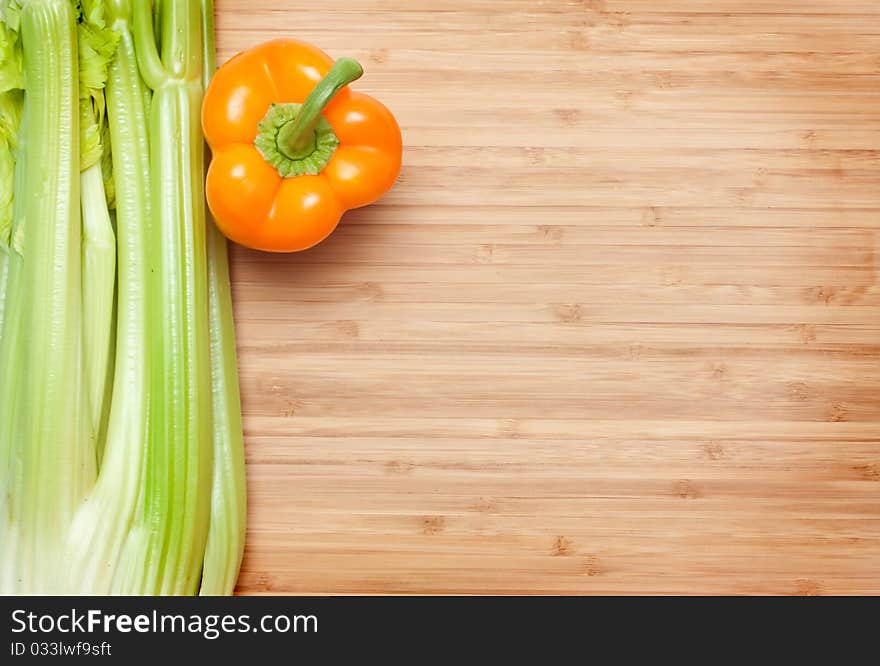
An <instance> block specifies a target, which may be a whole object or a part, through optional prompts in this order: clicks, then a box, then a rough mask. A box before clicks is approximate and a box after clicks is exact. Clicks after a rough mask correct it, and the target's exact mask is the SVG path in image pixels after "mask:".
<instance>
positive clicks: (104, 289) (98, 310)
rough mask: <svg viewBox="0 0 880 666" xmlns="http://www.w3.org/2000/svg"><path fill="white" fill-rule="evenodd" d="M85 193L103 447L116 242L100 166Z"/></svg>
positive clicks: (88, 298)
mask: <svg viewBox="0 0 880 666" xmlns="http://www.w3.org/2000/svg"><path fill="white" fill-rule="evenodd" d="M80 186H81V189H82V200H81V204H82V221H83V243H82V266H83V274H82V294H83V322H84V327H85V328H84V331H83V334H84V341H83V354H84V359H83V360H84V363H85V384H86V389H87V392H88V404H89V412H90V417H91V427H92V435H93V437H95V439H96V446H98V447H99V448H100V442H101V441H102V438H101V431H102V427H101V426H102V423H103V422H104V418H105V412H106V410H107V408H108V406H109V404H108V399H107V390H106V387H107V384H108V380H109V374H110V368H109V364H110V358H111V354H110V352H111V341H112V333H113V309H114V308H113V297H114V290H115V284H116V238H115V235H114V233H113V224H112V222H111V220H110V211H109V209H108V208H107V199H106V195H105V192H104V176H103V174H102V173H101V164H100V162H98V163H96V164H93V165H92V166H90V167H89V168H88V169H86V170H85V171H83V172H82V175H81V176H80Z"/></svg>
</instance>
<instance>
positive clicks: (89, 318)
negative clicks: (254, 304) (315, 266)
mask: <svg viewBox="0 0 880 666" xmlns="http://www.w3.org/2000/svg"><path fill="white" fill-rule="evenodd" d="M0 9H2V18H3V23H2V29H0V593H4V594H173V595H180V594H196V593H199V592H201V593H202V594H228V593H231V592H232V590H233V588H234V585H235V580H236V578H237V575H238V569H239V566H240V563H241V557H242V551H243V547H244V527H245V525H244V516H245V509H244V507H245V487H244V453H243V445H242V435H241V413H240V405H239V394H238V379H237V372H236V361H235V343H234V335H233V322H232V305H231V291H230V286H229V274H228V268H227V256H226V241H225V239H224V238H223V237H222V236H221V235H220V234H219V232H217V230H216V229H215V228H214V226H213V224H212V223H211V221H210V220H209V218H208V216H207V214H206V206H205V201H204V169H205V154H204V150H205V149H204V142H203V138H202V134H201V127H200V110H201V101H202V97H203V94H204V86H205V83H206V81H207V79H208V77H209V76H210V74H211V71H212V69H213V34H212V33H213V27H212V21H211V18H212V16H213V3H211V2H210V1H208V0H178V1H176V2H161V3H155V5H152V4H151V2H150V0H112V1H110V0H91V1H90V2H85V1H78V0H7V1H5V2H2V1H0ZM22 89H23V90H24V92H23V93H22Z"/></svg>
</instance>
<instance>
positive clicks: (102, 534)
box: [68, 0, 151, 594]
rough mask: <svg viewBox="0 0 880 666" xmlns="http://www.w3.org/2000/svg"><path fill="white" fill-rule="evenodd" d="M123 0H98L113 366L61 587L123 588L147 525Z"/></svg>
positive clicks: (142, 225) (140, 161)
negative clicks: (104, 5) (70, 572)
mask: <svg viewBox="0 0 880 666" xmlns="http://www.w3.org/2000/svg"><path fill="white" fill-rule="evenodd" d="M130 4H131V3H130V1H129V0H115V1H114V2H111V3H108V25H109V27H110V28H112V29H113V30H114V31H115V32H116V33H117V34H118V36H119V43H118V45H117V50H116V57H115V59H114V60H113V62H112V63H111V64H110V67H109V70H108V77H107V90H106V96H107V109H108V118H109V123H110V139H111V144H112V146H113V148H114V151H115V153H116V154H118V155H120V156H124V157H125V159H117V160H114V163H113V176H114V186H115V192H116V196H115V199H116V236H117V246H118V272H119V279H118V284H119V287H118V290H117V294H118V295H117V298H118V304H117V308H116V310H117V315H116V316H117V334H116V362H115V368H114V375H113V388H112V397H111V409H110V419H109V424H108V426H107V437H106V444H105V450H104V456H103V459H102V462H101V473H100V476H99V478H98V481H97V484H96V486H95V489H94V491H93V493H92V496H91V497H90V498H89V499H90V501H89V502H88V503H87V504H86V505H85V506H84V507H83V508H82V509H81V511H80V513H79V514H78V515H77V517H76V522H75V523H74V525H73V527H72V529H71V531H70V543H69V546H68V552H69V553H70V554H71V562H72V564H71V567H72V568H73V569H74V570H77V571H79V572H80V573H79V575H78V577H77V585H78V587H76V588H75V589H74V590H71V592H76V593H90V594H129V593H133V592H134V591H135V590H134V588H133V585H132V582H131V581H132V580H133V579H134V578H137V577H138V575H139V573H138V572H140V571H142V570H143V567H144V566H145V565H144V552H145V542H146V536H145V534H146V531H147V528H146V527H145V526H144V525H142V524H141V525H140V526H135V524H134V522H135V516H136V513H137V511H138V507H139V506H140V504H141V503H142V502H143V492H144V489H143V466H144V460H145V456H146V450H147V444H148V442H147V439H148V420H149V414H148V407H149V360H150V353H151V352H150V350H151V340H150V335H149V330H148V329H149V324H148V322H149V307H148V306H149V294H148V293H147V289H148V283H149V270H150V267H149V228H150V225H151V200H150V179H149V170H150V162H149V138H148V134H147V111H146V106H145V103H144V101H145V99H146V98H147V95H148V93H147V91H146V86H145V85H144V83H143V81H142V80H141V77H140V74H139V72H138V68H137V56H136V54H135V46H134V38H133V36H132V30H131V8H130Z"/></svg>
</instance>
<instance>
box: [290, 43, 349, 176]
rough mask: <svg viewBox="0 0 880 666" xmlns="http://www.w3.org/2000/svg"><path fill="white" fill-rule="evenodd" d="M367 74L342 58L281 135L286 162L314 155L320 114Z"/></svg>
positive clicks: (313, 91) (316, 87) (317, 86)
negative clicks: (338, 94) (332, 101)
mask: <svg viewBox="0 0 880 666" xmlns="http://www.w3.org/2000/svg"><path fill="white" fill-rule="evenodd" d="M363 74H364V68H363V67H361V64H360V63H359V62H358V61H357V60H353V59H352V58H340V59H339V60H337V61H336V62H335V63H334V65H333V67H332V68H331V69H330V71H329V72H327V76H325V77H324V78H323V79H321V81H320V82H319V83H318V85H316V86H315V88H314V90H312V92H311V94H310V95H309V96H308V97H307V98H306V101H305V102H303V105H302V108H301V109H300V110H299V113H298V114H297V116H296V118H295V119H293V120H291V121H290V122H289V123H287V124H286V125H284V126H283V127H282V128H281V129H280V130H279V131H278V144H277V145H278V150H279V151H280V152H281V153H282V154H283V155H284V156H285V157H287V158H289V159H292V160H299V159H303V158H305V157H308V156H309V155H311V154H312V153H313V152H314V151H315V147H316V145H317V134H316V132H315V130H316V129H317V127H318V123H319V122H320V120H321V114H322V113H323V112H324V109H325V108H327V105H328V104H329V103H330V102H331V100H332V99H333V98H334V97H336V94H337V93H338V92H339V91H340V90H342V89H343V88H344V87H345V86H347V85H348V84H349V83H352V82H353V81H357V80H358V79H359V78H361V76H363Z"/></svg>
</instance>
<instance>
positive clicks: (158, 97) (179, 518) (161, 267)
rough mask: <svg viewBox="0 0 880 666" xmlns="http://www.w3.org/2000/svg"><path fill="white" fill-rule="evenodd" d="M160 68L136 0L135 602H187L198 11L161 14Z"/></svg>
mask: <svg viewBox="0 0 880 666" xmlns="http://www.w3.org/2000/svg"><path fill="white" fill-rule="evenodd" d="M161 25H162V37H163V39H162V57H161V59H160V57H159V54H158V52H157V50H156V41H155V38H154V36H153V22H152V16H151V7H150V2H149V0H135V2H134V27H135V44H136V49H137V54H138V63H139V65H140V70H141V74H142V76H143V77H144V80H145V81H146V83H147V85H148V86H149V87H150V88H152V90H153V98H152V102H151V107H150V121H149V128H150V135H151V136H153V137H175V140H168V141H165V140H162V141H153V142H152V143H151V145H150V173H151V179H152V182H153V183H154V184H156V186H155V187H154V188H153V191H152V210H153V227H152V229H151V236H152V242H151V261H152V264H151V269H152V272H151V276H150V277H151V280H150V292H151V301H150V307H151V313H150V318H151V324H152V326H151V336H152V340H153V343H154V345H155V352H156V353H155V354H153V356H152V358H151V378H152V379H151V384H150V429H151V432H150V439H149V447H148V450H147V460H146V477H145V488H144V505H143V508H142V511H141V513H140V515H139V516H138V519H137V520H138V524H140V525H143V526H150V527H151V529H150V530H149V532H148V540H147V557H146V567H145V570H144V574H145V575H144V578H143V580H142V581H141V582H140V586H139V588H137V589H136V591H137V592H139V593H147V594H155V593H159V594H193V593H195V592H197V591H198V588H199V580H200V575H201V569H202V559H203V556H204V549H205V543H206V540H207V533H208V521H209V515H210V508H211V507H210V503H211V471H212V442H211V436H212V433H211V374H210V349H209V347H208V346H207V345H205V344H202V342H203V341H206V340H208V339H209V338H208V302H207V294H208V288H207V257H206V241H205V203H204V201H205V198H204V176H203V174H204V151H203V142H202V134H201V124H200V111H201V99H202V95H203V88H202V80H201V79H202V46H201V7H200V4H199V3H198V2H197V1H196V0H178V1H176V2H166V3H162V19H161Z"/></svg>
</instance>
